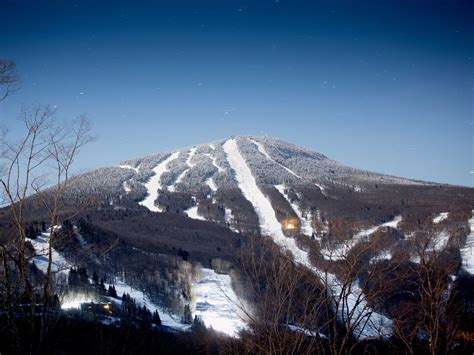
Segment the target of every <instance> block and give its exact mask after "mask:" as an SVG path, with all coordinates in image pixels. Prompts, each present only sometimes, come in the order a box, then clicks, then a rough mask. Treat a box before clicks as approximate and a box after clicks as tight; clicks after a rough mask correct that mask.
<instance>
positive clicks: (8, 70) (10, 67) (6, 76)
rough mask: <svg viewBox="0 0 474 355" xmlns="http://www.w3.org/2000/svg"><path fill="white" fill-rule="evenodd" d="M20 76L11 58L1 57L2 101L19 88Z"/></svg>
mask: <svg viewBox="0 0 474 355" xmlns="http://www.w3.org/2000/svg"><path fill="white" fill-rule="evenodd" d="M19 83H20V77H19V75H18V72H17V71H16V64H15V62H13V61H11V60H5V59H0V88H1V90H2V91H0V101H2V100H4V99H6V97H7V96H8V95H10V94H11V93H12V92H14V91H16V90H18V88H19Z"/></svg>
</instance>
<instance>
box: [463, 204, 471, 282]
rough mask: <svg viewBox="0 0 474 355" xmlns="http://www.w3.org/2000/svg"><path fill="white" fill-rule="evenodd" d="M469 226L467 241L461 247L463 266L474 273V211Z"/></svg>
mask: <svg viewBox="0 0 474 355" xmlns="http://www.w3.org/2000/svg"><path fill="white" fill-rule="evenodd" d="M469 228H470V229H471V232H470V233H469V235H468V236H467V238H466V243H465V244H464V247H463V248H462V249H461V257H462V266H463V268H464V270H466V271H467V272H469V273H470V274H473V275H474V211H472V217H471V219H469Z"/></svg>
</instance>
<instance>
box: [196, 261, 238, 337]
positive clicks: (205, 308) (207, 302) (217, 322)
mask: <svg viewBox="0 0 474 355" xmlns="http://www.w3.org/2000/svg"><path fill="white" fill-rule="evenodd" d="M192 293H193V301H194V302H193V306H194V307H193V308H194V314H195V315H197V316H198V317H199V318H201V320H202V321H203V322H204V324H205V325H206V327H212V328H213V329H214V330H217V331H219V332H223V333H225V334H228V335H231V336H236V335H237V333H238V331H239V330H241V329H243V328H245V326H246V325H245V322H244V321H243V320H242V318H241V317H240V316H239V310H240V309H241V307H240V304H239V301H238V298H237V296H236V295H235V292H234V290H233V289H232V286H231V279H230V276H229V275H221V274H217V273H216V272H215V271H214V270H212V269H205V268H203V269H201V275H200V277H199V279H198V281H196V282H194V283H193V284H192Z"/></svg>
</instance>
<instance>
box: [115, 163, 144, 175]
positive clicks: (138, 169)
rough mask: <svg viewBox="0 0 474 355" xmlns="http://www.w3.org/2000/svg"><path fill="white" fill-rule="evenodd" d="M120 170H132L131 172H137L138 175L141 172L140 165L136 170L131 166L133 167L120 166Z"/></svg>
mask: <svg viewBox="0 0 474 355" xmlns="http://www.w3.org/2000/svg"><path fill="white" fill-rule="evenodd" d="M118 167H119V168H122V169H130V170H133V171H135V172H136V173H137V174H138V173H139V172H140V165H139V166H137V167H136V168H135V167H133V166H131V165H119V166H118Z"/></svg>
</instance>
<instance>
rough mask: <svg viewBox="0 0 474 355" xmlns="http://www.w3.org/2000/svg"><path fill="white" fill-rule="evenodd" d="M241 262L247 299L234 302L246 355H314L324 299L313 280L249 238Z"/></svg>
mask: <svg viewBox="0 0 474 355" xmlns="http://www.w3.org/2000/svg"><path fill="white" fill-rule="evenodd" d="M240 261H241V262H240V269H241V271H242V273H243V275H244V278H245V279H246V280H248V284H247V287H246V288H247V289H246V292H245V293H246V294H247V298H246V300H245V301H241V302H239V307H241V309H242V310H243V312H244V313H245V315H246V318H247V319H248V324H249V330H248V331H247V332H244V333H243V334H242V339H243V343H244V347H245V350H246V352H248V353H266V354H268V353H271V354H291V353H293V354H312V353H315V352H318V350H319V349H320V348H321V346H322V344H321V340H322V338H321V334H320V332H319V330H320V329H321V328H322V327H323V323H324V318H323V317H324V306H323V305H324V302H322V300H321V297H325V296H324V294H323V293H321V284H320V283H319V281H318V279H317V278H315V277H314V275H313V274H312V273H311V272H310V271H309V270H308V269H306V268H305V267H303V266H301V265H297V264H295V262H294V261H293V258H292V256H291V254H287V253H285V252H283V251H282V250H281V248H280V247H279V246H277V245H276V244H274V243H273V242H272V241H271V240H270V239H267V238H263V239H260V240H258V239H255V238H249V240H248V241H247V244H246V245H245V247H244V248H242V252H241V255H240ZM248 301H250V302H251V304H252V307H250V306H248ZM244 305H247V306H244Z"/></svg>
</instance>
